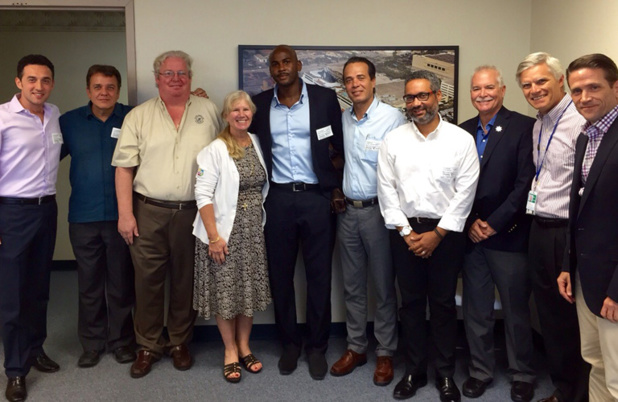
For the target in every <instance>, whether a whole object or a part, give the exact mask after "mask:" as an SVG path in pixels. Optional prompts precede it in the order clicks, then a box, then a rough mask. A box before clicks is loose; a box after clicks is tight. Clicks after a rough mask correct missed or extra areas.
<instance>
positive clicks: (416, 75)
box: [405, 70, 442, 92]
mask: <svg viewBox="0 0 618 402" xmlns="http://www.w3.org/2000/svg"><path fill="white" fill-rule="evenodd" d="M412 80H427V81H429V88H430V89H431V91H432V92H438V91H439V90H440V84H441V83H442V81H440V78H438V76H437V75H435V74H434V73H432V72H431V71H427V70H416V71H414V72H413V73H412V74H410V76H409V77H408V79H406V84H405V85H408V82H410V81H412Z"/></svg>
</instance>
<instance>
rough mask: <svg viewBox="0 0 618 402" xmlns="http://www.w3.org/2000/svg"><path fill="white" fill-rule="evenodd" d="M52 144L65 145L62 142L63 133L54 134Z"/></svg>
mask: <svg viewBox="0 0 618 402" xmlns="http://www.w3.org/2000/svg"><path fill="white" fill-rule="evenodd" d="M52 143H54V144H64V141H63V140H62V133H52Z"/></svg>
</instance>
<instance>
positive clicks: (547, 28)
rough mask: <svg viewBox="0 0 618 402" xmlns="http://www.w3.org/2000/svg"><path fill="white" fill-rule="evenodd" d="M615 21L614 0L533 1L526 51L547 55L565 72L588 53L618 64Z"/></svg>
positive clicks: (616, 4)
mask: <svg viewBox="0 0 618 402" xmlns="http://www.w3.org/2000/svg"><path fill="white" fill-rule="evenodd" d="M616 21H618V2H616V1H604V0H586V1H578V0H544V1H534V2H533V3H532V29H531V39H532V40H531V42H530V51H531V52H540V51H544V52H548V53H551V54H552V55H553V56H555V57H557V58H558V59H560V61H561V62H562V67H564V68H565V69H566V68H567V67H568V65H569V63H570V62H571V61H573V60H575V59H576V58H578V57H580V56H583V55H585V54H589V53H604V54H606V55H607V56H609V57H610V58H611V59H612V60H614V61H615V62H618V41H616Z"/></svg>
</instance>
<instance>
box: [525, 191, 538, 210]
mask: <svg viewBox="0 0 618 402" xmlns="http://www.w3.org/2000/svg"><path fill="white" fill-rule="evenodd" d="M536 196H537V194H536V191H532V190H530V191H529V192H528V201H527V202H526V213H527V214H528V215H534V214H535V210H536Z"/></svg>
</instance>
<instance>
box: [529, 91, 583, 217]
mask: <svg viewBox="0 0 618 402" xmlns="http://www.w3.org/2000/svg"><path fill="white" fill-rule="evenodd" d="M571 103H573V101H572V100H571V101H570V102H569V104H568V105H566V107H565V108H564V110H563V111H562V112H561V113H560V116H558V119H557V120H556V123H555V124H554V128H553V130H552V131H551V134H550V135H549V138H548V139H547V146H546V147H545V151H544V152H543V158H541V135H542V134H543V124H541V130H540V131H539V141H538V143H537V145H536V152H537V159H536V160H537V161H538V164H539V166H538V167H537V168H536V174H535V176H534V180H533V181H532V189H531V190H530V191H529V192H528V200H527V201H526V213H527V214H528V215H535V214H536V202H537V197H538V193H537V192H536V186H537V185H538V183H539V174H540V173H541V169H542V168H543V162H545V157H546V156H547V150H548V149H549V144H550V143H551V140H552V138H554V133H555V132H556V129H557V128H558V124H559V123H560V119H562V116H563V115H564V112H566V110H567V109H568V108H569V106H571Z"/></svg>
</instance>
